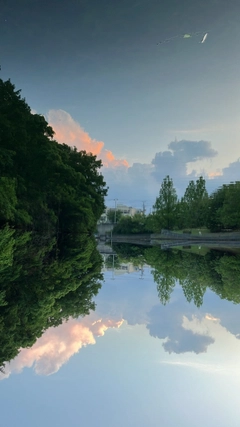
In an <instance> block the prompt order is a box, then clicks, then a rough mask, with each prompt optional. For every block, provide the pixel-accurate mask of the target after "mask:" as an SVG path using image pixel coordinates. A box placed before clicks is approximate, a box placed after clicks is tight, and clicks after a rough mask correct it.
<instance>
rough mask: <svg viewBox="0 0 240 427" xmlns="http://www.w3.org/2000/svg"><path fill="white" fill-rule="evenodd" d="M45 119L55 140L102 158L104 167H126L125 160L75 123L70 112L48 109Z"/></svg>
mask: <svg viewBox="0 0 240 427" xmlns="http://www.w3.org/2000/svg"><path fill="white" fill-rule="evenodd" d="M47 121H48V123H49V125H50V126H52V128H53V130H54V132H55V138H56V140H57V141H58V142H59V143H61V144H63V143H65V144H68V145H70V146H72V147H73V146H74V147H76V148H77V149H78V150H85V151H86V152H87V153H92V154H94V155H96V156H97V157H98V158H99V159H101V160H102V162H103V165H104V166H105V168H108V167H118V166H122V167H125V168H127V167H128V162H127V161H126V160H121V159H116V158H115V156H114V155H113V153H112V152H111V151H110V150H107V149H105V148H104V142H103V141H97V140H95V139H93V138H91V137H90V135H89V134H88V133H87V132H86V131H85V130H84V129H83V128H82V127H81V126H80V124H79V123H77V122H76V121H75V120H74V119H73V118H72V117H71V115H70V114H68V113H67V112H66V111H64V110H50V111H49V112H48V114H47Z"/></svg>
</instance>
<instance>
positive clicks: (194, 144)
mask: <svg viewBox="0 0 240 427" xmlns="http://www.w3.org/2000/svg"><path fill="white" fill-rule="evenodd" d="M168 148H169V150H168V151H163V152H159V153H156V155H155V157H154V159H153V160H152V164H153V165H154V170H153V175H154V177H155V178H156V180H157V181H159V182H160V181H162V180H163V178H164V177H165V176H166V175H170V176H171V177H172V178H173V180H174V179H175V180H179V179H186V176H187V164H188V163H193V162H197V161H199V160H203V159H208V158H212V157H214V156H216V155H217V151H216V150H214V149H213V148H211V144H210V142H208V141H187V140H182V141H172V142H170V143H169V144H168Z"/></svg>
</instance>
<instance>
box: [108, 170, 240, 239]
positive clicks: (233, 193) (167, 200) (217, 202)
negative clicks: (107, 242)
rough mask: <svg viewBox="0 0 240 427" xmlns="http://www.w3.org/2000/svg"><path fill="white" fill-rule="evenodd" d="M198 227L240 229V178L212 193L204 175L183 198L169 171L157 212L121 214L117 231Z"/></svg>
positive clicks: (135, 232) (140, 231)
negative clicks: (125, 215)
mask: <svg viewBox="0 0 240 427" xmlns="http://www.w3.org/2000/svg"><path fill="white" fill-rule="evenodd" d="M196 228H207V229H208V230H209V231H211V232H217V231H226V230H227V231H234V230H239V229H240V182H238V181H237V182H235V183H231V184H225V185H223V186H222V187H220V188H219V189H217V190H216V191H215V192H214V193H212V194H211V195H208V192H207V190H206V182H205V179H204V178H203V177H202V176H200V177H199V178H198V179H197V180H196V181H193V180H191V181H190V182H189V184H188V186H187V188H186V190H185V193H184V195H183V197H181V198H180V199H179V198H178V196H177V192H176V189H175V187H174V183H173V180H172V179H171V178H170V176H169V175H168V176H166V178H164V180H163V182H162V184H161V187H160V190H159V195H158V197H157V198H156V201H155V204H154V205H153V212H152V213H151V214H149V215H144V214H136V215H134V216H133V217H130V216H128V217H121V218H120V219H119V221H118V223H117V224H116V225H115V227H114V230H113V232H114V233H115V234H140V233H153V232H156V233H158V232H160V231H161V230H162V229H166V230H186V231H190V230H191V229H196Z"/></svg>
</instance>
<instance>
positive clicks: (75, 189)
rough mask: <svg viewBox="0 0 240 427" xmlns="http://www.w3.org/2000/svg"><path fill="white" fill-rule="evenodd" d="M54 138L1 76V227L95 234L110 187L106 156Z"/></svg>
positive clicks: (46, 125)
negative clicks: (101, 157)
mask: <svg viewBox="0 0 240 427" xmlns="http://www.w3.org/2000/svg"><path fill="white" fill-rule="evenodd" d="M53 137H54V132H53V129H52V128H51V127H50V126H49V125H48V123H47V122H46V120H45V119H44V117H43V116H41V115H39V114H31V110H30V107H29V106H28V105H27V103H26V101H25V99H22V98H21V95H20V91H19V90H18V91H16V90H15V87H14V85H13V84H12V83H11V82H10V80H8V81H6V82H3V81H2V80H1V79H0V226H3V225H4V224H5V223H6V222H8V223H9V224H11V225H13V226H16V227H18V228H19V227H20V228H22V229H28V230H39V231H40V230H41V231H44V232H55V231H56V230H58V232H59V231H60V232H63V233H64V232H87V233H92V232H94V230H95V228H96V222H97V220H98V219H99V217H100V215H101V214H102V212H103V211H104V197H105V195H106V192H107V190H106V188H105V182H104V180H103V177H102V175H101V174H100V173H99V169H100V168H101V161H99V160H97V159H96V156H93V155H92V154H87V153H86V152H85V151H80V152H78V151H77V149H76V148H71V147H69V146H68V145H66V144H58V143H57V142H56V141H55V140H54V139H53ZM66 142H67V141H66Z"/></svg>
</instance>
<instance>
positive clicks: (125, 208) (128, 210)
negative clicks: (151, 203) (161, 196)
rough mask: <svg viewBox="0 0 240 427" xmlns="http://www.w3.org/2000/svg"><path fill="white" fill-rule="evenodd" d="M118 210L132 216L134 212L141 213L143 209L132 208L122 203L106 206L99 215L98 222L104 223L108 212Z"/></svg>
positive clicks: (106, 220)
mask: <svg viewBox="0 0 240 427" xmlns="http://www.w3.org/2000/svg"><path fill="white" fill-rule="evenodd" d="M115 210H116V211H120V212H121V214H122V215H123V216H131V217H133V216H134V215H135V214H136V213H142V212H143V211H142V210H141V209H136V208H133V207H132V206H126V205H122V204H118V205H116V208H106V209H105V212H104V213H103V214H102V215H101V218H100V220H99V222H100V223H106V222H108V217H107V215H108V212H115Z"/></svg>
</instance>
